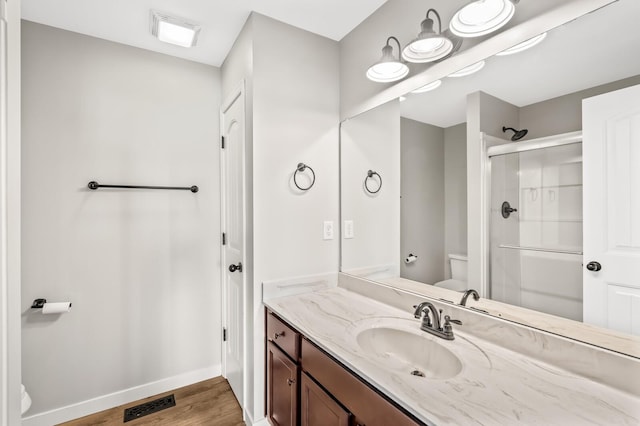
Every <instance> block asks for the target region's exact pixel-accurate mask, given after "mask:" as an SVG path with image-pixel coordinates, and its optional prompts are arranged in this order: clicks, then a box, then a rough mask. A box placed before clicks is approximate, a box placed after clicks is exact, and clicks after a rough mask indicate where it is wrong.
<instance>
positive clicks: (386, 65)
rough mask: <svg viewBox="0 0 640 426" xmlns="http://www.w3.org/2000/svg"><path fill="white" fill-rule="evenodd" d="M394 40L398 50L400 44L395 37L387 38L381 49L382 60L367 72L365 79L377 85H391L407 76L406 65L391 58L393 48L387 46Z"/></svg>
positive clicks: (398, 59)
mask: <svg viewBox="0 0 640 426" xmlns="http://www.w3.org/2000/svg"><path fill="white" fill-rule="evenodd" d="M392 39H393V40H395V41H396V42H397V43H398V48H400V43H399V42H398V40H397V39H396V38H395V37H389V39H388V40H387V44H386V45H385V46H384V47H383V48H382V58H380V60H379V61H378V62H376V63H375V64H373V65H371V66H370V67H369V69H368V70H367V78H368V79H369V80H371V81H375V82H377V83H391V82H393V81H398V80H400V79H402V78H404V77H406V76H407V74H409V67H408V66H407V64H405V63H403V62H402V61H400V58H397V59H396V58H395V57H394V56H393V48H392V47H391V46H390V45H389V41H390V40H392Z"/></svg>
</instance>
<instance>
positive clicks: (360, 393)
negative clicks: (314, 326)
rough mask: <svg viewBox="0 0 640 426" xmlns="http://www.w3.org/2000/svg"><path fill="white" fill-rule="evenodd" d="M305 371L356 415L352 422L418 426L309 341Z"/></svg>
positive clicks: (305, 342) (373, 425) (305, 343)
mask: <svg viewBox="0 0 640 426" xmlns="http://www.w3.org/2000/svg"><path fill="white" fill-rule="evenodd" d="M302 370H303V371H306V372H307V373H309V375H310V376H311V377H313V378H314V379H316V380H317V381H318V383H320V384H321V385H322V386H323V387H324V388H325V389H326V390H327V391H328V392H329V393H331V394H332V395H333V396H334V397H335V398H336V399H337V400H338V401H340V403H341V404H342V405H344V406H345V407H346V408H347V409H348V410H349V411H350V412H351V413H352V414H353V416H354V418H355V420H354V422H353V424H359V425H367V426H376V425H380V426H388V425H394V426H415V425H420V424H421V423H419V422H417V421H415V420H413V419H412V418H410V417H409V416H408V415H406V414H405V413H403V412H402V411H401V410H400V409H399V408H397V407H396V406H394V405H393V404H392V403H391V402H389V401H388V400H387V399H386V398H385V397H383V396H382V395H380V394H378V393H377V392H376V391H375V390H373V389H372V388H370V387H369V386H368V385H366V384H365V383H364V382H362V381H361V380H360V379H359V378H357V377H356V376H354V375H353V374H352V373H350V372H349V371H347V370H346V369H345V368H344V367H342V366H341V365H340V364H338V363H337V362H336V361H334V360H333V359H332V358H330V357H329V355H327V354H325V353H324V352H322V351H321V350H320V349H318V348H317V347H316V346H314V345H313V344H312V343H310V342H309V341H308V340H306V339H303V340H302Z"/></svg>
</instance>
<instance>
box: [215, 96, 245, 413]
mask: <svg viewBox="0 0 640 426" xmlns="http://www.w3.org/2000/svg"><path fill="white" fill-rule="evenodd" d="M221 129H222V138H223V139H222V144H223V145H224V147H223V148H222V150H221V170H222V232H223V233H224V234H223V238H222V240H223V246H222V282H223V302H222V305H223V307H222V312H223V323H224V324H223V325H224V334H226V341H223V343H222V345H223V355H222V362H223V373H224V376H225V377H226V378H227V380H228V381H229V384H230V385H231V389H232V390H233V392H234V394H235V395H236V398H237V399H238V402H239V403H240V406H242V407H243V408H244V399H243V398H244V317H245V284H246V278H245V277H246V273H245V268H246V266H245V265H243V263H244V262H245V257H244V255H245V252H244V249H245V229H244V224H245V210H244V196H245V190H244V90H243V88H239V89H238V90H237V91H236V92H234V94H233V95H232V96H231V98H229V100H228V101H227V102H225V103H224V104H223V105H222V109H221ZM243 266H244V267H245V268H243Z"/></svg>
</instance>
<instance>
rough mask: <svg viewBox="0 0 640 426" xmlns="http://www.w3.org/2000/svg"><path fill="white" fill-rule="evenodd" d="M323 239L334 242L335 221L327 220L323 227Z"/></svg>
mask: <svg viewBox="0 0 640 426" xmlns="http://www.w3.org/2000/svg"><path fill="white" fill-rule="evenodd" d="M322 239H323V240H333V221H332V220H326V221H325V222H324V224H323V226H322Z"/></svg>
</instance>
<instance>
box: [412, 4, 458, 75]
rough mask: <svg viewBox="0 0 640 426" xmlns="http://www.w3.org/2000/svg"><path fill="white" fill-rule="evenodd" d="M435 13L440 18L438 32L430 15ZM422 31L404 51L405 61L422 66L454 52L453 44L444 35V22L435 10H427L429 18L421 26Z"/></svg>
mask: <svg viewBox="0 0 640 426" xmlns="http://www.w3.org/2000/svg"><path fill="white" fill-rule="evenodd" d="M430 13H433V14H434V15H435V16H436V18H438V32H437V33H436V32H435V31H434V29H433V23H434V22H433V19H431V18H429V14H430ZM420 28H421V31H420V33H419V34H418V37H416V38H415V39H414V40H413V41H412V42H411V43H409V44H407V46H406V47H405V48H404V50H403V51H402V57H403V58H404V60H405V61H408V62H413V63H416V64H421V63H425V62H434V61H437V60H438V59H442V58H444V57H445V56H447V55H449V54H450V53H451V52H452V51H453V42H452V41H451V40H450V39H449V37H447V36H445V35H443V34H442V21H441V19H440V15H439V14H438V12H437V11H436V10H435V9H429V10H427V16H426V18H425V19H424V20H423V21H422V23H421V24H420Z"/></svg>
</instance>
